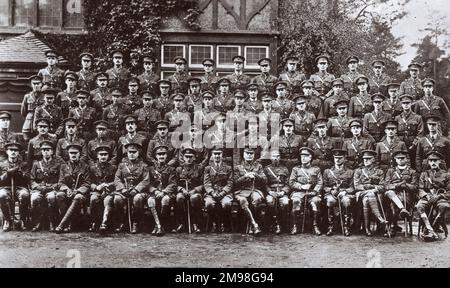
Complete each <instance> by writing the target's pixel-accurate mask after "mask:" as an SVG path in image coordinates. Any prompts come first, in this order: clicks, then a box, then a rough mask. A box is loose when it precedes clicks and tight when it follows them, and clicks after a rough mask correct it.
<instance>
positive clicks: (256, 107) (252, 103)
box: [244, 83, 263, 114]
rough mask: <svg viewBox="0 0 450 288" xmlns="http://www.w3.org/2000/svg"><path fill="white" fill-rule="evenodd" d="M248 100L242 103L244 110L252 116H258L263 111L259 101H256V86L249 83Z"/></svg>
mask: <svg viewBox="0 0 450 288" xmlns="http://www.w3.org/2000/svg"><path fill="white" fill-rule="evenodd" d="M247 94H248V100H247V101H246V102H245V103H244V109H245V110H246V111H247V112H249V113H253V114H258V113H259V112H261V111H262V110H263V106H262V103H261V101H260V100H259V99H258V96H259V95H258V94H259V91H258V85H257V84H255V83H250V84H248V85H247Z"/></svg>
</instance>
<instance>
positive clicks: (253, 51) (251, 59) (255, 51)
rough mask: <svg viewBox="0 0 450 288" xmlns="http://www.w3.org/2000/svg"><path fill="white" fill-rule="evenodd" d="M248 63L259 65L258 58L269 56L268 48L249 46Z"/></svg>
mask: <svg viewBox="0 0 450 288" xmlns="http://www.w3.org/2000/svg"><path fill="white" fill-rule="evenodd" d="M246 49H247V57H246V60H247V65H249V66H255V65H258V60H259V59H261V58H264V57H267V53H266V52H267V49H266V48H265V47H247V48H246Z"/></svg>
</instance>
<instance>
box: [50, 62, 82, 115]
mask: <svg viewBox="0 0 450 288" xmlns="http://www.w3.org/2000/svg"><path fill="white" fill-rule="evenodd" d="M64 81H65V84H66V88H65V89H64V90H63V91H61V90H57V91H61V92H59V93H57V95H56V99H55V104H56V105H57V106H58V107H60V108H61V111H62V112H63V117H67V115H69V111H70V109H71V108H72V107H77V106H78V103H77V99H76V98H77V97H76V96H77V93H76V91H77V81H78V76H77V74H76V73H75V72H73V71H69V70H67V71H66V72H65V73H64Z"/></svg>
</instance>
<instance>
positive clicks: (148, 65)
mask: <svg viewBox="0 0 450 288" xmlns="http://www.w3.org/2000/svg"><path fill="white" fill-rule="evenodd" d="M142 63H143V65H144V72H143V73H142V74H141V75H139V76H138V77H137V79H138V80H139V83H141V89H142V90H143V91H151V93H154V92H155V89H156V87H157V86H158V81H159V76H158V74H157V73H156V72H155V71H154V70H155V68H156V59H155V57H153V56H152V55H150V54H144V55H143V56H142Z"/></svg>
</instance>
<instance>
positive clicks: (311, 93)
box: [301, 80, 323, 118]
mask: <svg viewBox="0 0 450 288" xmlns="http://www.w3.org/2000/svg"><path fill="white" fill-rule="evenodd" d="M301 87H302V91H303V95H304V96H305V97H306V98H307V100H308V102H307V106H306V110H307V111H309V112H311V113H313V114H314V116H316V118H317V117H319V115H320V113H321V112H322V104H323V103H322V102H323V101H322V99H321V98H320V97H319V96H318V95H319V93H318V92H317V91H316V90H314V82H313V81H311V80H305V81H303V82H302V84H301Z"/></svg>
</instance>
